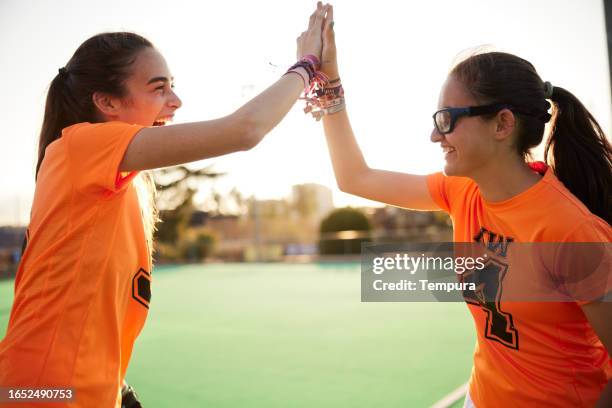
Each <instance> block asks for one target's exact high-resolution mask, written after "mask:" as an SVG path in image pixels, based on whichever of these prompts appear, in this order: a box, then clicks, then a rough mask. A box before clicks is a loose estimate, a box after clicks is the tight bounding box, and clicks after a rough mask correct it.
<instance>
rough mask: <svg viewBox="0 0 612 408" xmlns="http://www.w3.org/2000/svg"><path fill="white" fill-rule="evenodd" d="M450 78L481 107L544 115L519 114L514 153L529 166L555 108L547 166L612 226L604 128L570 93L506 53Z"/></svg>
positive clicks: (460, 68) (609, 155)
mask: <svg viewBox="0 0 612 408" xmlns="http://www.w3.org/2000/svg"><path fill="white" fill-rule="evenodd" d="M451 74H452V75H454V76H455V77H456V78H457V79H459V80H460V81H461V82H462V83H463V84H464V85H465V87H466V89H468V90H469V92H470V93H471V95H472V96H473V97H474V98H475V99H476V100H477V101H479V102H481V103H508V104H511V105H513V106H517V107H521V108H522V109H524V110H526V111H529V112H540V113H541V114H540V115H523V114H521V113H519V112H515V114H516V115H517V116H518V117H519V118H520V121H518V126H517V134H516V148H517V152H518V154H519V155H521V156H522V157H523V158H525V159H526V160H527V159H528V158H529V156H530V150H531V149H533V148H534V147H536V146H538V145H540V143H541V142H542V139H543V137H544V130H545V127H544V122H545V121H546V120H547V119H548V114H547V113H546V112H547V111H548V109H549V108H550V105H549V104H548V102H546V99H549V100H551V101H552V102H553V105H554V106H553V116H552V122H551V130H550V134H549V136H548V139H547V141H546V144H545V153H544V160H545V161H546V163H547V164H549V165H550V167H551V168H552V170H553V171H554V173H555V175H556V176H557V178H558V179H559V180H560V181H561V182H562V183H563V184H564V185H565V187H566V188H567V189H568V190H569V191H570V192H571V193H572V194H573V195H575V196H576V197H577V198H578V199H579V200H580V201H582V203H583V204H584V205H585V206H586V207H587V208H588V209H589V210H590V211H591V212H592V213H593V214H595V215H597V216H599V217H600V218H602V219H604V220H605V221H606V222H607V223H608V224H612V219H611V218H612V151H611V148H610V142H608V140H607V139H606V136H605V135H604V133H603V131H602V130H601V127H600V126H599V124H598V123H597V121H596V120H595V118H593V116H592V115H591V114H590V113H589V111H587V110H586V108H585V107H584V106H583V105H582V103H581V102H580V101H579V100H578V99H577V98H576V97H575V96H574V95H572V94H571V93H570V92H568V91H567V90H565V89H563V88H560V87H552V86H551V85H550V83H548V82H542V79H541V78H540V76H539V75H538V73H537V72H536V69H535V68H534V66H533V65H532V64H531V63H530V62H529V61H527V60H524V59H522V58H520V57H517V56H516V55H512V54H508V53H503V52H488V53H484V54H476V55H472V56H471V57H469V58H467V59H466V60H464V61H461V62H460V63H458V64H457V65H456V66H455V67H454V68H453V69H452V70H451Z"/></svg>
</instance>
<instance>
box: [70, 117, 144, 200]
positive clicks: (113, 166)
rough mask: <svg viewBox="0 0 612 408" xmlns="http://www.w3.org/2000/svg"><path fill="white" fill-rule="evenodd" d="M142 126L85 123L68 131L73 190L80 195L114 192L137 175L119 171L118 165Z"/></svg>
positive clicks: (119, 123) (115, 123)
mask: <svg viewBox="0 0 612 408" xmlns="http://www.w3.org/2000/svg"><path fill="white" fill-rule="evenodd" d="M142 128H143V126H140V125H130V124H127V123H123V122H104V123H93V124H89V123H88V124H84V125H82V126H79V127H76V128H75V129H73V130H69V131H68V132H66V133H65V134H64V135H63V136H62V137H65V138H66V142H67V146H68V160H69V161H70V169H71V172H72V176H73V179H74V183H75V187H76V189H77V190H78V191H81V192H91V193H109V192H110V193H115V192H118V191H120V190H121V189H123V188H124V187H125V186H126V185H127V184H128V183H129V182H130V181H131V180H132V179H133V178H134V177H135V176H136V175H137V174H138V172H137V171H133V172H119V165H120V164H121V161H122V160H123V156H124V154H125V151H126V150H127V147H128V145H129V144H130V142H131V141H132V138H133V137H134V136H135V135H136V133H138V131H139V130H141V129H142Z"/></svg>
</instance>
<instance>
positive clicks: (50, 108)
mask: <svg viewBox="0 0 612 408" xmlns="http://www.w3.org/2000/svg"><path fill="white" fill-rule="evenodd" d="M62 70H65V68H62ZM67 76H68V74H67V73H66V71H63V72H62V71H61V70H60V72H58V74H57V75H56V76H55V78H53V80H52V81H51V84H50V85H49V91H48V92H47V101H46V103H45V113H44V116H43V123H42V128H41V131H40V137H39V139H38V161H37V163H36V175H35V178H34V180H36V179H38V171H39V170H40V165H41V164H42V161H43V159H44V158H45V150H46V149H47V146H49V145H50V144H51V143H52V142H53V141H55V140H57V139H59V137H60V136H61V133H62V129H64V128H65V127H68V126H70V125H73V124H75V123H78V118H74V117H70V116H74V115H71V114H70V113H71V112H74V111H73V110H72V109H71V108H74V107H71V106H70V103H69V98H70V94H69V92H68V90H67V86H68V85H67V83H66V82H67V81H68V78H67Z"/></svg>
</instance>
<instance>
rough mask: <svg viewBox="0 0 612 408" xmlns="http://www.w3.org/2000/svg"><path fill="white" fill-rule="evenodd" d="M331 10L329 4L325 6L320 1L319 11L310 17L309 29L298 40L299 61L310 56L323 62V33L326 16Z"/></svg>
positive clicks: (318, 3) (318, 4)
mask: <svg viewBox="0 0 612 408" xmlns="http://www.w3.org/2000/svg"><path fill="white" fill-rule="evenodd" d="M330 8H331V6H330V5H329V4H325V5H323V3H321V2H320V1H319V2H317V9H316V10H315V11H314V13H312V14H311V15H310V20H309V21H308V29H307V30H306V31H304V32H302V34H300V36H299V37H298V38H297V59H298V60H299V59H301V58H302V57H303V56H304V55H309V54H310V55H314V56H315V57H317V58H318V59H319V60H321V51H322V49H323V38H322V31H323V27H324V22H325V17H326V14H327V12H328V10H329V9H330Z"/></svg>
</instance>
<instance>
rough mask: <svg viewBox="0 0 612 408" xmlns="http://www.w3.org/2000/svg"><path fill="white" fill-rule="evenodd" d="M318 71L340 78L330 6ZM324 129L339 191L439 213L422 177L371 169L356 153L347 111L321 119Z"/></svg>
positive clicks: (357, 151)
mask: <svg viewBox="0 0 612 408" xmlns="http://www.w3.org/2000/svg"><path fill="white" fill-rule="evenodd" d="M321 61H322V68H321V70H322V71H323V72H324V73H325V74H327V76H328V77H329V78H330V79H331V80H333V79H336V78H340V75H339V71H338V64H337V59H336V43H335V37H334V30H333V9H332V7H331V6H330V7H329V9H328V12H327V17H326V20H325V23H324V28H323V52H322V59H321ZM323 128H324V131H325V137H326V139H327V146H328V148H329V154H330V156H331V160H332V165H333V168H334V174H335V176H336V182H337V183H338V187H339V188H340V190H342V191H344V192H346V193H349V194H354V195H357V196H360V197H364V198H368V199H370V200H375V201H380V202H383V203H386V204H390V205H394V206H398V207H404V208H412V209H418V210H438V209H439V208H438V206H437V205H436V204H435V202H434V201H433V199H432V198H431V195H430V194H429V189H428V187H427V181H426V177H425V176H419V175H413V174H405V173H398V172H393V171H385V170H377V169H372V168H370V167H369V166H368V165H367V163H366V161H365V159H364V157H363V154H362V153H361V150H360V149H359V146H358V144H357V141H356V139H355V135H354V134H353V130H352V128H351V124H350V122H349V118H348V113H347V111H346V109H344V110H342V111H340V112H337V113H334V114H331V115H325V116H323Z"/></svg>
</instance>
